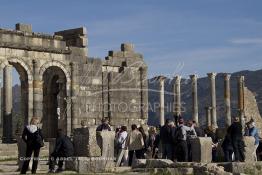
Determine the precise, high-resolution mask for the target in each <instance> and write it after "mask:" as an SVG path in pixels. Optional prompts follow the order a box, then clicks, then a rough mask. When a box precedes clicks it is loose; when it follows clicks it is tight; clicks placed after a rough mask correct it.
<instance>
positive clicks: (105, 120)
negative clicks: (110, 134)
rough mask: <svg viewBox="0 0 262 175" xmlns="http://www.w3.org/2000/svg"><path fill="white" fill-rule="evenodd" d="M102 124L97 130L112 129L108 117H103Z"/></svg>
mask: <svg viewBox="0 0 262 175" xmlns="http://www.w3.org/2000/svg"><path fill="white" fill-rule="evenodd" d="M101 122H102V124H101V125H99V126H98V127H97V128H96V131H111V130H112V129H111V127H110V125H109V120H108V118H103V119H102V120H101Z"/></svg>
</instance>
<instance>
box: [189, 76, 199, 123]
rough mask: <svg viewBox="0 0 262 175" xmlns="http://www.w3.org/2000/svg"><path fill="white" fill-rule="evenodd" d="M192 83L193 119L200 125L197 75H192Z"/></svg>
mask: <svg viewBox="0 0 262 175" xmlns="http://www.w3.org/2000/svg"><path fill="white" fill-rule="evenodd" d="M190 79H191V82H192V113H193V116H192V119H193V120H194V121H196V123H198V99H197V75H195V74H194V75H190Z"/></svg>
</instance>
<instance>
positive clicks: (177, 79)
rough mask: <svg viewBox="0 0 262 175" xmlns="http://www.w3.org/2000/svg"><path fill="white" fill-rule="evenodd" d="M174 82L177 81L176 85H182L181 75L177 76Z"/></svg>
mask: <svg viewBox="0 0 262 175" xmlns="http://www.w3.org/2000/svg"><path fill="white" fill-rule="evenodd" d="M174 80H175V83H176V84H180V81H181V76H180V75H176V76H175V77H174Z"/></svg>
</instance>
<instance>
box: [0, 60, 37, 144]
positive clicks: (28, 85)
mask: <svg viewBox="0 0 262 175" xmlns="http://www.w3.org/2000/svg"><path fill="white" fill-rule="evenodd" d="M11 66H13V67H14V68H15V69H16V71H17V72H18V74H19V78H20V82H21V99H20V109H19V110H20V111H19V115H21V116H19V117H21V118H20V119H21V120H20V122H21V123H20V124H19V126H18V125H17V126H12V123H13V121H12V120H13V119H12V117H13V106H12V99H13V98H12V82H11V80H12V77H10V76H12V67H11ZM0 68H1V70H4V81H5V82H4V87H3V91H4V93H3V98H4V99H3V111H4V112H3V141H4V142H9V141H11V140H12V137H13V133H12V131H14V130H16V131H17V132H18V133H21V132H22V129H23V126H22V125H24V124H27V123H28V122H29V120H30V119H31V117H32V111H33V110H32V109H33V101H32V100H30V99H32V95H33V94H32V92H33V90H32V82H33V76H32V71H31V69H30V67H29V66H28V65H27V64H26V63H25V62H24V61H23V60H22V59H19V58H3V61H2V62H1V63H0ZM10 86H11V87H10ZM20 125H21V126H20Z"/></svg>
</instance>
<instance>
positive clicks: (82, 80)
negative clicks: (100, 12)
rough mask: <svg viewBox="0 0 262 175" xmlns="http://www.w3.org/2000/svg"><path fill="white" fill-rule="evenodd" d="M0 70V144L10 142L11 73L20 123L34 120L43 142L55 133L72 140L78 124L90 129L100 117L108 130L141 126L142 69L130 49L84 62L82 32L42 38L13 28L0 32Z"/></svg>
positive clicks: (28, 28)
mask: <svg viewBox="0 0 262 175" xmlns="http://www.w3.org/2000/svg"><path fill="white" fill-rule="evenodd" d="M0 66H1V69H2V70H3V97H2V98H3V116H2V117H3V124H2V126H3V141H4V142H10V141H11V140H12V139H13V137H14V136H13V135H12V73H11V70H12V67H14V68H15V69H16V70H17V72H18V73H19V76H20V81H21V106H22V107H21V110H22V112H21V113H22V115H23V117H24V123H25V124H26V123H28V121H29V120H30V119H31V118H32V117H33V116H36V117H39V118H40V119H41V123H42V129H43V133H44V135H45V137H46V138H53V137H55V136H56V131H57V129H58V128H61V129H63V130H64V131H65V132H66V133H67V134H68V135H72V131H73V129H74V128H79V127H80V124H81V121H85V123H86V124H87V125H88V126H93V125H97V124H99V123H100V120H101V119H102V118H103V117H108V118H109V120H110V123H111V125H113V126H118V125H123V124H125V125H130V124H133V123H136V124H144V123H147V117H148V116H147V108H146V107H147V98H148V97H147V96H148V95H147V66H146V64H145V62H144V60H143V56H142V55H141V54H139V53H136V52H135V50H134V46H133V45H132V44H121V50H120V51H109V52H108V56H106V58H105V60H102V59H98V58H91V57H89V56H88V37H87V30H86V28H85V27H81V28H76V29H70V30H64V31H58V32H55V33H54V34H53V35H47V34H42V33H36V32H33V31H32V26H31V25H26V24H16V29H15V30H7V29H0ZM130 111H131V112H130Z"/></svg>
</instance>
